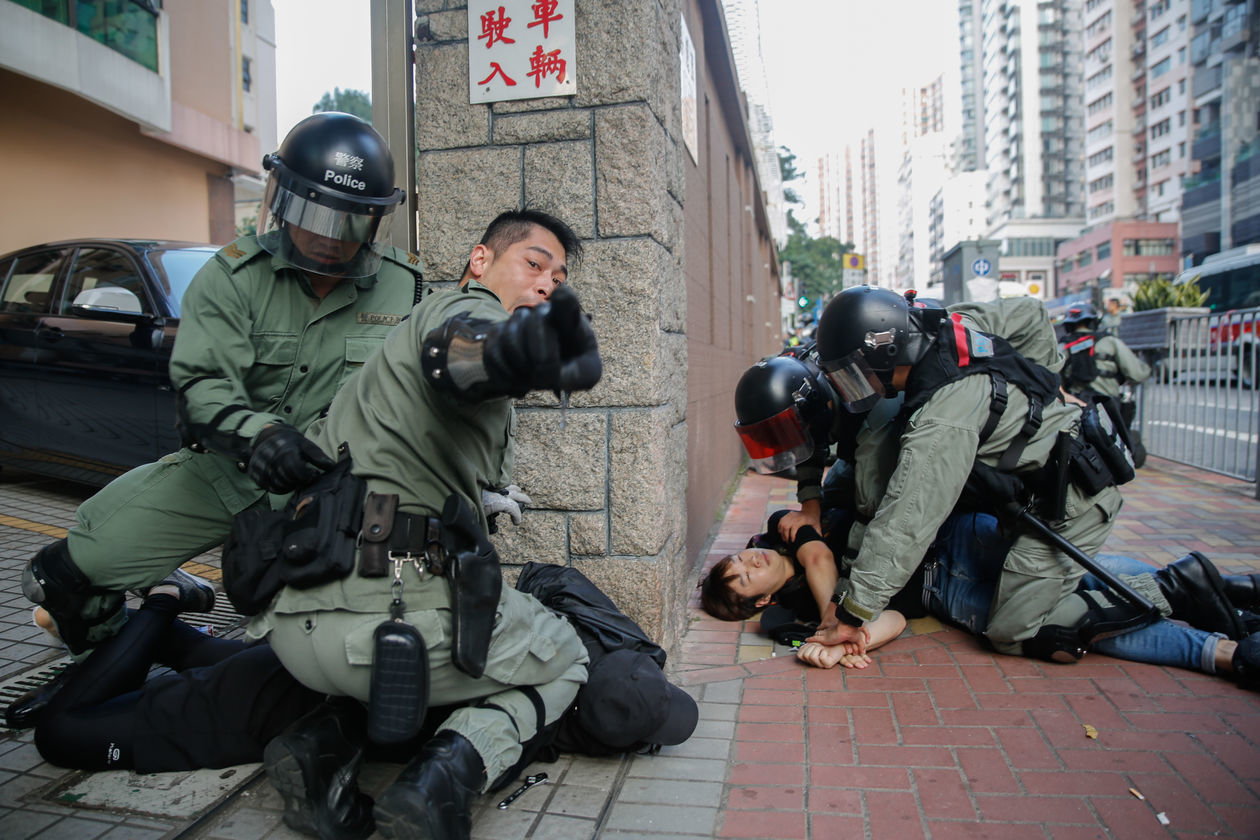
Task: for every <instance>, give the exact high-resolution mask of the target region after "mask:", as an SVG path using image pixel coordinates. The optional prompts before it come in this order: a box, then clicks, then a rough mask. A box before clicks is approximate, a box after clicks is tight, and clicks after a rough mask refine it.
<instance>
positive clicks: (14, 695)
mask: <svg viewBox="0 0 1260 840" xmlns="http://www.w3.org/2000/svg"><path fill="white" fill-rule="evenodd" d="M69 664H70V657H68V656H63V657H61V658H60V659H56V660H53V661H52V662H49V663H46V664H44V665H40V666H38V667H37V668H34V669H32V670H30V671H23V672H22V673H20V674H18V675H17V676H16V677H10V678H9V679H7V680H5V681H4V682H3V683H0V709H7V708H9V705H10V704H12V703H13V702H14V701H15V700H17V699H18V698H19V697H21V696H22V695H23V694H25V693H26V692H28V691H31V690H33V689H36V688H39V687H40V686H41V685H44V684H45V683H50V682H52V681H53V680H54V679H56V677H57V675H58V674H60V673H61V672H62V671H64V670H65V669H66V667H67V666H68V665H69ZM7 728H8V727H7V726H6V725H5V723H4V720H3V719H0V729H7Z"/></svg>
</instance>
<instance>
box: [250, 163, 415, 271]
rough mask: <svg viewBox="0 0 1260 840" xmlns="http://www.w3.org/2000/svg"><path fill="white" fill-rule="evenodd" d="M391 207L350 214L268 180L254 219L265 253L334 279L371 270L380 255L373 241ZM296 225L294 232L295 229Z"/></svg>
mask: <svg viewBox="0 0 1260 840" xmlns="http://www.w3.org/2000/svg"><path fill="white" fill-rule="evenodd" d="M393 209H394V208H393V205H389V206H383V207H372V208H371V209H370V212H369V213H362V212H354V211H352V210H348V209H341V208H338V207H334V206H330V205H329V204H328V203H320V202H318V201H313V200H311V199H308V198H305V197H303V196H301V195H298V194H297V193H294V192H292V191H291V190H289V189H288V188H287V187H285V186H284V185H282V184H280V183H279V182H278V180H277V179H276V178H274V177H272V178H269V179H268V181H267V188H266V191H265V192H264V194H263V201H262V209H261V210H260V212H259V217H258V239H259V242H260V244H262V246H263V248H265V249H266V250H267V251H268V252H269V253H272V254H275V255H277V256H280V257H283V258H284V259H286V260H288V261H290V262H292V263H293V264H294V265H296V266H298V267H299V268H303V269H306V270H308V271H312V272H315V273H317V274H326V275H335V276H339V277H366V276H369V275H371V274H375V273H376V269H377V268H378V267H379V265H380V261H381V255H382V254H383V253H384V243H381V242H378V241H377V235H378V234H379V233H380V231H381V228H382V224H381V222H382V220H383V219H385V218H386V217H388V216H389V214H390V213H391V212H392V211H393ZM295 228H297V229H298V230H294V229H295Z"/></svg>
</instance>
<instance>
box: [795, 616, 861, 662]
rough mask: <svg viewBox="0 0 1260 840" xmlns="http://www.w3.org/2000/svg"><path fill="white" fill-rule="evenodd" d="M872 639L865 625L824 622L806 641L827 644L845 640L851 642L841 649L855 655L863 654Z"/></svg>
mask: <svg viewBox="0 0 1260 840" xmlns="http://www.w3.org/2000/svg"><path fill="white" fill-rule="evenodd" d="M870 640H871V634H870V631H869V630H867V629H866V628H865V627H853V626H851V625H848V624H840V623H838V622H837V623H836V624H832V625H827V624H825V623H824V624H823V625H820V626H819V627H818V630H817V631H816V632H815V633H814V635H812V636H810V637H809V638H808V639H806V640H805V641H806V642H820V643H821V644H824V645H827V646H829V647H830V646H835V645H842V644H843V643H845V642H848V643H850V644H849V645H846V646H844V647H841V648H840V650H841V651H843V652H847V653H851V654H853V655H863V654H865V653H866V645H867V644H868V643H869V642H870Z"/></svg>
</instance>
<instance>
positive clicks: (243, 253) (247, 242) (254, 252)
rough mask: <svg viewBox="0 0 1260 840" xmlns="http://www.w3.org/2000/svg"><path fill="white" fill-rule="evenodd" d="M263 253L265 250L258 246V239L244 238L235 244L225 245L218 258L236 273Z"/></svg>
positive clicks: (252, 237)
mask: <svg viewBox="0 0 1260 840" xmlns="http://www.w3.org/2000/svg"><path fill="white" fill-rule="evenodd" d="M261 253H263V248H262V246H261V245H259V244H258V238H257V237H254V236H243V237H241V238H240V239H237V240H236V241H235V242H229V243H228V244H227V245H224V246H223V247H222V248H220V249H219V253H218V254H217V255H216V256H218V258H219V259H220V260H222V261H223V262H225V263H227V265H228V268H229V269H231V270H232V271H235V270H236V269H238V268H240V267H241V266H243V265H245V263H247V262H249V261H250V260H251V259H253V258H254V257H256V256H258V255H259V254H261Z"/></svg>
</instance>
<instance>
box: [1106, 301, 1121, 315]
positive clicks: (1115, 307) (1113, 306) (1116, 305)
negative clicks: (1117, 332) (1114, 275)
mask: <svg viewBox="0 0 1260 840" xmlns="http://www.w3.org/2000/svg"><path fill="white" fill-rule="evenodd" d="M1107 311H1108V312H1110V313H1111V314H1112V315H1115V314H1116V313H1117V312H1119V311H1120V301H1118V300H1116V299H1115V298H1112V299H1111V300H1109V301H1107Z"/></svg>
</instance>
